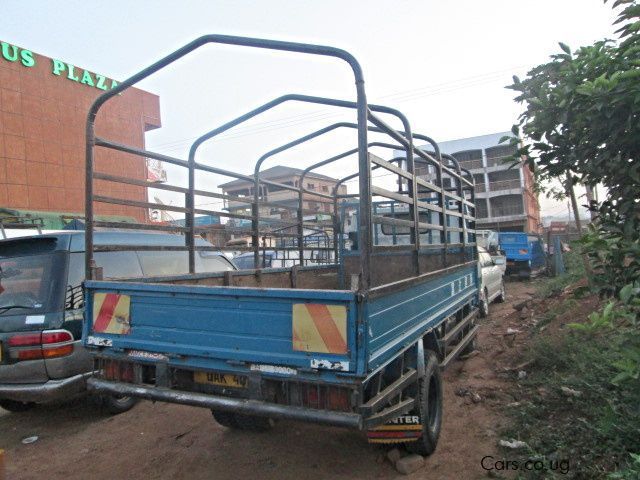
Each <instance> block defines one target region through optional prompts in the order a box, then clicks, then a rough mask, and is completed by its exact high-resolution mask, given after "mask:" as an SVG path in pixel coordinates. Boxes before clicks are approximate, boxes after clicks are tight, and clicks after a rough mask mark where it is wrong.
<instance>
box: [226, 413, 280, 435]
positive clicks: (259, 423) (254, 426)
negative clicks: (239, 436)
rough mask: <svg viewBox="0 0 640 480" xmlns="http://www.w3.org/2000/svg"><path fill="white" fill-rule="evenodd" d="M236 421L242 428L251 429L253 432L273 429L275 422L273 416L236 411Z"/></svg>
mask: <svg viewBox="0 0 640 480" xmlns="http://www.w3.org/2000/svg"><path fill="white" fill-rule="evenodd" d="M235 417H236V423H237V424H238V428H239V429H240V430H250V431H253V432H266V431H267V430H271V428H272V427H273V425H274V424H275V422H274V421H273V419H271V418H267V417H258V416H255V415H244V414H242V413H236V414H235Z"/></svg>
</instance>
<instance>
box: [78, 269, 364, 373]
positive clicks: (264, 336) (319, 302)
mask: <svg viewBox="0 0 640 480" xmlns="http://www.w3.org/2000/svg"><path fill="white" fill-rule="evenodd" d="M85 286H86V299H87V310H86V318H87V320H88V321H87V322H85V327H84V329H85V330H84V335H83V338H84V342H85V344H86V345H87V346H88V347H92V346H93V347H96V346H99V345H106V346H108V347H110V349H109V350H110V351H112V352H117V353H128V354H136V355H140V354H141V352H142V354H144V352H151V353H154V352H155V353H161V354H163V355H166V356H167V357H169V359H170V361H172V362H177V363H180V364H182V365H186V366H192V367H193V368H203V367H204V368H207V367H210V368H214V364H212V363H208V362H207V361H206V360H217V361H222V362H226V363H231V364H233V363H234V362H247V363H251V364H253V363H256V364H267V365H283V366H290V367H296V368H330V369H333V370H342V371H354V370H355V368H356V362H355V359H356V358H355V352H356V348H355V347H356V313H357V312H356V303H355V296H354V293H353V292H350V291H335V290H302V289H260V288H246V287H217V286H202V285H197V286H184V285H163V284H135V283H129V282H126V283H125V282H106V281H87V282H86V284H85ZM215 363H218V362H215Z"/></svg>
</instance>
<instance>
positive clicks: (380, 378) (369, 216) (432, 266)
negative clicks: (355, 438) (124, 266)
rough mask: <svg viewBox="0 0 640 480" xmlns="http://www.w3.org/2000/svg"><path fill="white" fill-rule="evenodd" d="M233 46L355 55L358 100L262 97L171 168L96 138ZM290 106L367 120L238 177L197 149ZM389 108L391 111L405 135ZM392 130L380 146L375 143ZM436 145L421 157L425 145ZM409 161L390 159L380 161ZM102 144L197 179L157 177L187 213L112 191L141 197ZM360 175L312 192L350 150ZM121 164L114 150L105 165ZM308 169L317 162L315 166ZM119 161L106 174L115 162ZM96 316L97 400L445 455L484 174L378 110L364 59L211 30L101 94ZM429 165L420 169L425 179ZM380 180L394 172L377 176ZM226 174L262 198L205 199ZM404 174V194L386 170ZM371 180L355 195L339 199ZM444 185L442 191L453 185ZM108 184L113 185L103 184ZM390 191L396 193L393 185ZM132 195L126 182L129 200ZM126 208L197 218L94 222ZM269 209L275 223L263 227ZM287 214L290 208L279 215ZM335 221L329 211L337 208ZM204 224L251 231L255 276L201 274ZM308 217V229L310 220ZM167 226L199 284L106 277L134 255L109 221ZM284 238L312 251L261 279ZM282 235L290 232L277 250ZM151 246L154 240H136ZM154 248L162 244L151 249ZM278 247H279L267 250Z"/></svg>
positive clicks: (89, 320) (472, 308)
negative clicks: (340, 144)
mask: <svg viewBox="0 0 640 480" xmlns="http://www.w3.org/2000/svg"><path fill="white" fill-rule="evenodd" d="M209 43H214V44H227V45H236V46H244V47H254V48H260V49H271V50H284V51H289V52H298V53H304V54H310V55H323V56H329V57H334V58H336V59H339V60H343V61H345V62H346V63H347V64H348V65H349V66H350V67H351V70H352V72H353V75H354V79H355V85H356V101H355V102H354V101H345V100H336V99H330V98H324V97H314V96H308V95H298V94H289V95H284V96H282V97H278V98H276V99H275V100H272V101H270V102H267V103H265V104H264V105H262V106H260V107H258V108H255V109H254V110H251V111H249V112H247V113H245V114H243V115H241V116H239V117H237V118H236V119H234V120H231V121H229V122H227V123H225V124H223V125H221V126H219V127H217V128H214V129H212V130H210V131H208V132H207V133H205V134H203V135H202V136H201V137H199V138H198V139H197V140H196V141H195V142H194V144H193V145H192V148H191V150H190V153H189V157H188V159H180V158H176V157H170V156H167V155H163V154H160V153H156V152H151V151H147V150H142V149H139V148H136V147H131V146H127V145H123V144H121V143H117V142H115V141H113V140H108V139H104V138H100V137H97V136H96V135H95V132H94V123H95V119H96V115H97V113H98V111H99V110H100V108H101V107H102V106H103V105H104V104H105V103H106V102H107V101H117V96H118V94H120V93H122V92H124V91H125V90H126V89H127V88H129V87H130V86H132V85H133V84H135V83H137V82H138V81H140V80H142V79H144V78H146V77H148V76H149V75H151V74H153V73H155V72H156V71H158V70H160V69H162V68H164V67H165V66H167V65H169V64H171V63H173V62H174V61H175V60H177V59H179V58H181V57H183V56H184V55H187V54H188V53H190V52H192V51H193V50H195V49H197V48H198V47H201V46H203V45H206V44H209ZM285 102H297V103H304V104H312V105H313V104H315V105H318V104H319V105H325V106H331V107H334V108H342V109H348V110H349V109H350V110H351V111H354V112H355V117H356V122H355V123H346V122H340V123H335V124H332V125H329V126H327V127H325V128H322V129H319V130H317V131H315V132H312V133H310V134H308V135H305V136H302V137H300V138H296V139H294V140H292V141H290V142H288V143H287V144H284V145H281V146H278V147H276V148H273V149H272V150H270V151H269V152H267V153H265V154H264V155H262V156H261V157H260V158H259V160H258V161H257V163H256V166H255V170H254V174H253V175H242V174H239V173H235V172H231V171H229V170H225V169H222V168H218V167H214V166H212V165H211V163H210V162H208V163H202V162H198V161H196V154H197V151H198V148H199V147H200V145H202V144H204V143H205V142H206V141H207V140H209V139H215V138H216V136H217V135H219V134H220V133H223V132H225V131H227V130H229V129H231V128H233V127H235V126H236V125H239V124H241V123H243V122H245V121H247V120H249V119H251V118H253V117H255V116H257V115H259V114H261V113H263V112H265V111H268V110H270V109H272V108H275V107H277V106H279V105H281V104H283V103H285ZM383 115H387V116H393V117H395V118H396V119H397V120H399V121H400V123H401V124H402V129H401V130H395V129H393V128H391V127H390V126H389V125H388V124H387V123H386V121H385V120H383V119H382V116H383ZM337 129H352V131H355V132H356V133H357V146H356V148H354V149H352V150H349V151H347V152H342V153H340V154H337V155H334V156H331V157H329V158H326V159H323V160H320V161H317V162H316V163H313V164H311V165H309V166H308V167H307V168H306V169H305V170H304V171H303V173H302V175H301V179H300V181H299V182H296V184H293V185H292V184H291V182H289V183H278V182H275V181H272V180H269V179H266V178H264V177H263V178H261V175H260V173H261V169H262V168H263V165H264V163H265V162H266V161H267V160H270V159H271V158H272V157H273V156H274V155H277V154H279V153H281V152H284V151H287V150H289V149H292V148H294V147H297V146H299V145H302V144H304V143H305V142H307V141H310V140H312V139H315V138H317V137H320V136H321V135H326V134H330V133H331V132H333V131H335V130H337ZM373 133H375V134H381V135H382V138H383V140H384V141H371V142H369V140H368V135H369V134H373ZM416 139H417V140H420V141H426V142H428V143H430V144H431V146H432V151H429V152H427V151H423V150H420V149H417V148H415V147H414V140H416ZM376 149H377V150H379V151H385V152H390V151H397V150H398V149H402V150H403V151H404V155H402V156H400V157H396V158H389V159H388V160H384V159H383V158H382V157H380V156H377V155H374V154H373V153H372V150H376ZM103 150H111V151H113V150H115V151H117V152H124V153H126V154H128V155H129V156H130V157H131V158H135V157H136V156H138V157H142V158H154V159H157V160H160V161H163V162H167V163H170V164H172V165H176V166H179V167H182V168H184V169H185V170H186V171H187V173H188V178H189V184H188V186H187V187H181V186H175V185H170V184H154V186H153V188H158V189H161V190H162V189H164V190H167V191H171V192H174V193H175V192H177V193H180V194H183V195H184V198H185V203H184V205H185V206H184V207H177V206H175V205H156V204H151V203H148V202H144V201H140V200H139V199H134V200H131V199H124V198H115V197H112V196H107V195H105V194H104V192H102V193H101V192H100V191H99V190H100V189H99V185H97V184H96V185H95V186H94V183H96V180H99V181H100V182H110V183H116V184H117V183H120V184H128V185H134V186H135V185H137V186H143V185H144V183H143V182H142V183H141V182H140V181H139V180H134V179H131V178H127V177H122V176H117V175H113V174H111V173H108V172H107V171H106V170H105V168H103V167H101V165H103V164H104V165H107V164H106V163H104V162H103V163H102V164H101V158H100V154H101V152H102V151H103ZM350 155H351V156H355V157H356V163H357V169H356V171H355V172H354V173H352V174H350V175H347V176H345V177H343V178H341V179H340V180H339V181H338V182H337V184H336V185H335V187H334V188H333V189H332V191H317V190H315V189H312V188H311V187H310V186H309V185H308V184H306V183H305V182H304V176H305V175H306V174H307V173H309V172H311V171H312V170H314V169H316V168H320V167H323V166H326V165H329V164H331V163H333V162H336V161H339V160H341V159H346V158H348V157H349V156H350ZM106 158H108V157H106ZM304 158H308V156H305V157H304ZM107 166H108V165H107ZM86 167H87V169H86V172H87V181H86V235H85V240H86V274H87V279H88V280H87V281H86V282H85V284H84V288H85V301H86V313H85V322H84V332H83V341H84V344H85V345H86V347H87V349H88V350H89V351H90V352H91V353H92V355H93V357H94V361H95V367H94V370H95V374H94V376H93V377H92V378H90V379H89V380H88V386H89V388H90V389H91V390H94V391H97V392H106V393H109V394H112V395H119V396H133V397H139V398H143V399H149V400H154V401H166V402H172V403H178V404H185V405H195V406H201V407H204V408H209V409H211V411H212V413H213V416H214V418H215V419H216V420H217V421H218V422H219V423H221V424H222V425H225V426H227V427H230V428H239V429H265V428H268V427H269V426H270V425H271V423H272V421H274V420H277V419H294V420H300V421H308V422H314V423H320V424H327V425H336V426H341V427H348V428H354V429H359V430H362V431H366V435H367V437H368V439H369V441H370V442H374V443H406V444H407V446H408V448H411V449H413V450H414V451H416V452H419V453H421V454H425V455H426V454H429V453H431V452H433V450H434V449H435V448H436V444H437V441H438V435H439V432H440V425H441V421H442V391H443V388H442V380H441V375H440V371H441V369H442V368H445V367H446V366H447V365H449V364H450V363H451V362H452V361H453V360H454V359H456V358H457V357H458V356H459V355H460V354H461V353H462V352H468V351H470V350H471V349H473V348H474V343H475V339H476V334H477V329H478V327H477V325H476V324H475V321H476V317H477V313H478V308H477V304H478V266H477V250H476V245H475V231H474V228H475V217H474V211H475V207H474V184H473V177H472V175H471V174H470V173H469V172H468V171H466V170H464V169H462V168H461V167H460V166H459V164H458V163H457V161H456V160H455V158H453V157H451V156H447V155H445V154H441V153H440V151H439V149H438V146H437V144H436V143H435V142H434V141H433V140H431V139H430V138H429V137H426V136H424V135H419V134H416V133H413V132H412V131H411V126H410V124H409V122H408V120H407V119H406V117H405V116H404V115H403V114H402V113H401V112H399V111H397V110H394V109H391V108H388V107H384V106H378V105H371V104H367V102H366V95H365V90H364V78H363V75H362V70H361V68H360V65H359V64H358V62H357V61H356V59H355V58H354V57H353V56H351V55H350V54H349V53H348V52H345V51H344V50H339V49H336V48H332V47H325V46H317V45H307V44H298V43H290V42H279V41H274V40H262V39H253V38H243V37H230V36H222V35H207V36H204V37H200V38H198V39H197V40H195V41H193V42H191V43H190V44H188V45H186V46H184V47H183V48H181V49H179V50H177V51H176V52H174V53H172V54H170V55H168V56H167V57H165V58H163V59H161V60H160V61H158V62H156V63H155V64H153V65H151V66H150V67H147V68H146V69H144V70H142V71H141V72H140V73H138V74H136V75H134V76H132V77H131V78H129V79H128V80H126V81H124V82H122V83H121V84H120V85H119V86H117V87H116V88H114V89H112V90H110V91H109V92H106V93H104V94H103V95H102V96H100V97H98V99H97V100H96V101H95V103H94V104H93V105H92V107H91V109H90V111H89V115H88V119H87V165H86ZM418 169H420V171H421V172H422V174H421V176H418V175H417V174H416V171H417V170H418ZM375 170H379V171H380V172H384V173H385V174H386V175H382V176H377V175H376V176H374V175H372V172H373V171H375ZM202 173H207V174H210V173H214V174H217V175H222V176H226V177H231V178H233V179H239V180H243V181H246V182H248V183H249V184H250V185H252V187H251V188H250V189H248V193H249V194H248V195H237V196H234V195H226V194H224V195H223V194H220V193H217V192H216V191H214V189H210V190H204V189H203V188H202V187H200V188H196V183H198V185H203V184H205V183H204V182H199V181H198V175H199V174H202ZM389 176H392V178H397V181H396V182H395V186H394V187H389V185H388V183H386V184H384V183H383V182H384V177H389ZM349 180H357V181H358V191H357V192H356V193H346V191H345V189H344V188H341V187H342V186H343V185H344V183H345V182H347V181H349ZM443 180H445V181H443ZM103 184H104V183H103ZM392 188H393V189H392ZM124 190H125V189H121V191H124ZM282 190H289V191H291V192H293V193H292V194H293V195H294V197H295V196H298V198H299V200H300V201H299V203H298V205H297V206H291V205H290V204H285V203H277V202H274V201H273V200H272V199H270V197H269V194H268V193H269V192H270V191H279V192H281V191H282ZM308 196H312V197H313V198H314V199H320V200H318V201H320V202H323V203H324V204H326V205H329V206H330V207H331V208H330V211H331V212H332V213H326V214H327V215H328V216H330V217H331V221H330V222H325V223H324V224H322V225H320V224H319V223H314V224H312V225H308V224H307V223H308V221H305V215H307V214H308V213H310V212H308V211H307V210H308V209H307V208H305V205H306V200H307V199H308ZM200 198H216V199H223V200H225V201H228V202H238V203H241V204H244V205H246V206H247V210H248V211H250V212H251V213H250V214H248V213H238V212H237V211H236V213H231V212H229V211H226V210H225V211H215V210H204V209H202V208H201V207H200V208H197V207H196V205H197V203H196V202H197V201H199V199H200ZM105 203H106V204H116V205H122V206H124V207H126V208H129V209H136V208H137V209H140V210H141V211H142V210H146V209H148V208H160V209H165V210H170V211H178V212H181V213H183V214H184V215H185V224H184V225H152V224H145V223H140V224H124V223H115V222H101V221H97V220H96V219H95V218H94V208H95V207H94V204H105ZM265 207H267V208H268V211H269V213H270V214H271V215H270V216H269V218H268V219H267V218H265V213H264V212H265ZM273 209H276V210H277V209H280V211H282V212H288V213H287V214H286V215H285V214H283V215H282V216H281V217H280V218H279V219H275V220H274V217H273V215H272V213H273ZM326 210H329V209H326ZM196 214H208V215H219V216H221V217H225V216H226V217H227V218H234V219H242V220H248V221H250V222H251V226H252V230H251V237H252V244H251V246H247V247H245V248H246V249H247V250H248V251H252V252H253V253H254V258H255V264H254V266H255V267H257V268H254V269H247V270H240V271H234V272H225V273H221V274H201V273H195V269H194V255H195V253H194V252H196V251H199V250H203V249H205V250H206V248H207V247H203V246H201V245H200V246H199V245H196V242H195V241H194V238H195V236H196V235H197V234H198V233H200V232H201V230H200V229H201V228H202V227H199V226H197V225H196V222H195V221H194V218H195V215H196ZM306 218H309V217H308V216H307V217H306ZM99 227H108V228H135V229H147V230H158V229H164V230H167V231H171V232H174V233H176V234H179V235H184V247H175V246H174V247H171V249H172V250H180V251H183V252H184V261H185V262H186V264H188V267H189V272H190V273H189V274H188V275H180V276H175V275H174V276H166V277H155V278H145V279H140V278H136V279H126V280H119V281H105V280H102V279H101V271H100V268H97V267H96V266H95V263H94V261H93V252H95V251H105V250H106V251H108V250H126V249H127V246H126V245H113V246H109V245H94V244H93V239H92V236H93V231H94V229H95V228H99ZM308 228H314V229H319V228H324V229H325V231H326V233H327V237H328V238H330V239H331V240H332V241H331V242H328V244H327V246H322V247H321V246H318V245H313V246H309V245H308V244H307V243H305V242H304V239H303V236H304V232H305V231H308ZM276 236H277V237H278V239H279V240H282V239H283V238H284V239H289V241H287V242H281V244H283V245H285V244H286V245H288V246H285V247H281V248H290V249H292V250H295V251H298V252H300V254H299V255H298V256H297V258H298V259H299V262H300V263H299V264H298V265H295V266H292V267H289V268H260V267H261V262H260V258H261V257H260V255H261V252H260V250H261V247H260V245H273V244H274V242H273V241H269V238H268V237H276ZM276 240H277V239H276ZM136 248H137V249H138V250H139V249H140V246H136ZM149 248H150V249H154V250H162V249H166V248H168V247H163V248H159V247H157V246H150V247H149ZM262 248H266V247H262ZM307 249H310V250H314V252H315V253H317V251H318V250H321V249H325V250H327V251H330V252H331V255H328V254H327V255H324V256H325V257H326V258H331V259H335V262H334V263H330V264H324V265H319V264H311V263H310V262H307V263H306V264H305V259H306V258H310V257H311V255H304V253H305V250H307Z"/></svg>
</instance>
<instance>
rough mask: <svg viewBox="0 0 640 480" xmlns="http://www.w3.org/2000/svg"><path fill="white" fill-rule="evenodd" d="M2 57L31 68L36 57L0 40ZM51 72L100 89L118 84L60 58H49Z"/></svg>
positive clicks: (107, 88) (28, 51)
mask: <svg viewBox="0 0 640 480" xmlns="http://www.w3.org/2000/svg"><path fill="white" fill-rule="evenodd" d="M0 49H1V51H2V58H3V59H4V60H6V61H8V62H14V63H15V62H19V63H20V64H22V66H23V67H27V68H31V67H34V66H35V65H36V57H35V56H34V54H33V52H31V51H30V50H25V49H24V48H19V47H16V46H15V45H11V44H9V43H6V42H0ZM51 73H52V74H53V75H57V76H59V77H64V78H66V79H67V80H71V81H74V82H78V83H82V84H84V85H87V86H89V87H93V88H98V89H100V90H109V89H111V88H114V87H116V86H117V85H118V82H117V81H115V80H112V79H110V78H107V77H105V76H104V75H100V74H98V73H92V72H90V71H88V70H84V69H81V68H77V67H75V66H74V65H71V64H70V63H67V62H63V61H62V60H56V59H55V58H52V59H51Z"/></svg>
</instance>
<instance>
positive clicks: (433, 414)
mask: <svg viewBox="0 0 640 480" xmlns="http://www.w3.org/2000/svg"><path fill="white" fill-rule="evenodd" d="M424 357H425V358H424V361H425V369H424V370H425V372H424V376H423V377H422V378H420V379H419V380H418V402H419V405H420V407H419V414H420V423H421V425H422V436H421V437H420V438H419V439H418V440H417V441H415V442H411V443H407V444H406V448H407V450H409V451H410V452H413V453H417V454H419V455H424V456H426V455H431V454H432V453H433V452H434V451H435V449H436V446H437V445H438V438H439V437H440V429H441V427H442V376H441V375H440V365H439V362H438V356H437V355H436V353H435V352H433V351H431V350H427V351H426V352H425V355H424Z"/></svg>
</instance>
